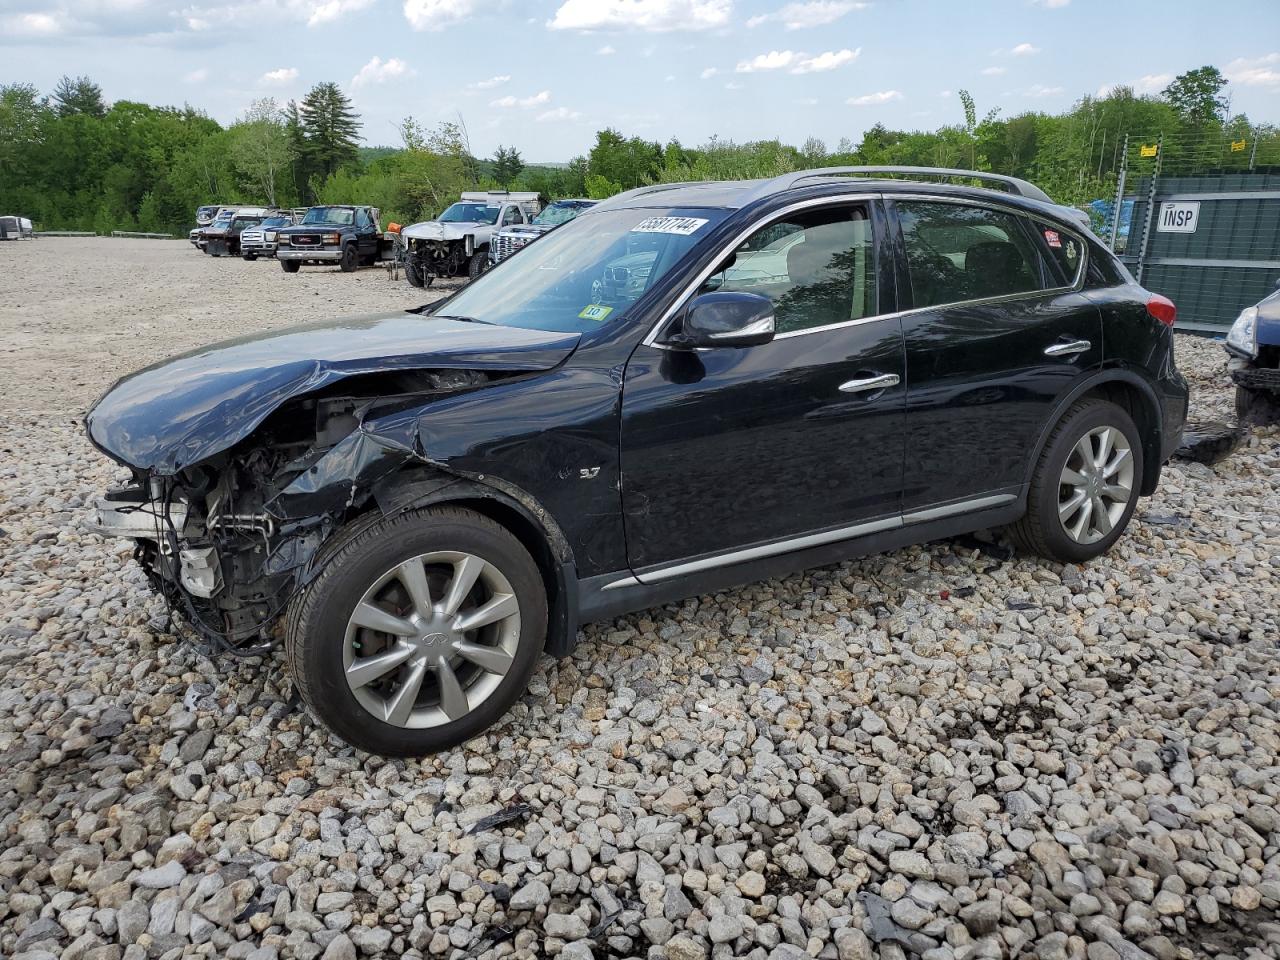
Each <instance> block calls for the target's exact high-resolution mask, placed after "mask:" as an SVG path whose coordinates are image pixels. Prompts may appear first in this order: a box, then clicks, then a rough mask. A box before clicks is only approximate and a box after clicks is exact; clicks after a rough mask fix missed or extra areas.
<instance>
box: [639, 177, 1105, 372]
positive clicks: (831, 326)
mask: <svg viewBox="0 0 1280 960" xmlns="http://www.w3.org/2000/svg"><path fill="white" fill-rule="evenodd" d="M872 200H890V201H894V200H913V201H924V202H927V203H953V204H957V205H959V206H968V207H988V208H990V209H992V210H996V211H998V212H999V213H1007V214H1009V215H1011V216H1015V217H1017V216H1021V217H1027V218H1029V219H1031V220H1037V221H1039V222H1040V223H1044V224H1047V225H1048V226H1050V227H1053V228H1054V229H1055V230H1060V231H1062V232H1063V233H1066V234H1068V235H1069V236H1071V237H1073V238H1075V240H1076V242H1077V243H1079V244H1080V253H1081V257H1080V265H1079V266H1078V267H1077V268H1076V277H1075V281H1074V282H1073V283H1072V284H1070V285H1069V286H1065V287H1046V288H1044V289H1041V290H1027V291H1023V292H1021V293H1006V294H1001V295H1000V296H998V297H980V298H978V299H976V300H954V301H951V302H949V303H939V304H933V305H931V306H928V307H912V308H910V309H908V310H896V311H894V312H893V313H878V314H876V315H875V316H871V317H859V318H858V319H856V320H844V321H841V322H840V323H828V324H825V325H824V326H821V327H805V328H804V329H802V330H788V331H787V332H785V333H780V334H778V335H777V336H775V337H774V338H773V339H774V340H785V339H787V338H788V337H802V336H805V335H806V334H810V333H821V332H825V331H828V330H839V329H842V328H844V327H856V326H860V325H861V324H864V323H877V322H879V321H881V320H893V319H896V318H898V317H908V316H912V315H913V314H917V313H923V312H925V311H927V310H941V309H944V308H950V307H967V306H987V305H990V304H994V303H1006V302H1012V301H1015V300H1031V299H1034V298H1036V297H1044V296H1058V295H1061V294H1064V293H1078V292H1079V291H1080V290H1082V289H1083V288H1084V281H1085V277H1086V274H1087V271H1088V266H1089V244H1088V242H1087V241H1086V240H1085V239H1084V238H1083V237H1082V236H1081V235H1080V232H1079V231H1078V230H1076V229H1075V228H1073V227H1069V226H1064V225H1063V224H1062V223H1061V222H1060V221H1058V220H1051V219H1049V218H1048V217H1045V216H1042V215H1041V214H1038V213H1036V212H1034V211H1031V210H1024V209H1022V208H1021V207H1011V206H1007V205H1005V204H1003V203H999V202H998V201H996V200H995V199H988V198H986V197H981V198H972V197H953V196H944V195H941V194H935V193H893V194H888V195H886V194H883V193H857V194H836V195H833V196H827V197H812V198H810V199H808V200H800V201H797V202H796V203H793V204H789V205H788V206H785V207H783V208H782V209H780V210H775V211H774V212H773V213H771V214H769V216H768V217H766V218H763V219H761V220H756V221H755V222H754V223H752V225H751V226H750V227H749V228H747V229H746V230H744V231H742V232H741V233H739V234H738V235H737V236H736V237H735V238H734V239H733V241H732V242H731V243H729V244H728V245H727V246H725V247H723V248H721V251H720V254H719V255H718V256H716V257H714V258H713V259H712V260H711V263H710V265H709V266H708V267H706V268H705V269H704V270H702V271H700V272H699V273H698V275H697V276H696V277H695V278H694V279H693V281H692V282H691V283H690V284H689V285H688V286H686V287H685V289H684V290H682V291H681V292H680V295H679V296H678V297H676V298H675V300H673V301H672V305H671V306H670V307H668V308H667V309H666V310H665V311H664V312H663V314H662V316H661V317H660V318H659V319H658V322H657V323H655V324H654V325H653V326H652V327H651V328H650V329H649V332H648V333H647V334H646V335H645V338H644V339H643V340H641V341H640V343H641V344H642V345H643V346H646V347H656V348H657V349H659V350H673V349H676V348H674V347H671V346H669V345H667V344H665V343H658V342H657V338H658V331H660V330H661V329H662V328H663V327H664V326H666V324H668V323H670V322H671V318H672V317H674V316H675V315H676V314H677V313H679V312H680V309H681V308H682V307H683V306H685V304H687V303H688V300H689V297H690V296H691V295H692V294H693V293H694V291H696V290H697V289H698V288H699V287H701V286H702V284H704V283H705V282H706V280H707V278H708V277H709V276H711V275H712V274H713V273H714V272H715V267H716V264H718V263H720V261H721V260H723V259H724V258H725V257H726V256H728V254H730V253H732V252H733V251H734V250H736V249H737V248H738V245H739V244H741V243H742V242H743V241H744V240H746V239H747V238H748V237H750V236H751V235H752V234H753V233H755V232H756V231H757V230H760V229H762V228H763V227H764V226H766V225H768V224H769V223H771V222H772V221H773V220H775V219H776V218H778V217H782V216H785V215H787V214H789V213H794V212H795V211H797V210H805V209H808V208H810V207H819V206H824V205H826V204H839V203H855V202H868V201H872ZM908 269H910V265H908Z"/></svg>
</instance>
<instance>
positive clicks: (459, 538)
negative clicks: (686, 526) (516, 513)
mask: <svg viewBox="0 0 1280 960" xmlns="http://www.w3.org/2000/svg"><path fill="white" fill-rule="evenodd" d="M339 536H340V537H342V538H343V539H342V540H340V541H339V542H338V543H337V544H336V545H335V546H334V547H333V548H332V549H331V550H330V551H328V552H327V554H326V558H325V560H324V561H323V568H322V570H321V572H320V574H319V576H317V577H316V579H315V580H314V581H312V583H311V584H310V585H309V586H308V587H307V588H306V589H305V590H304V591H303V592H302V593H301V594H299V595H298V596H297V597H296V598H295V599H294V601H293V603H292V605H291V607H290V612H289V618H288V622H287V625H286V634H285V651H286V654H287V656H288V660H289V669H290V672H291V673H292V675H293V679H294V683H295V684H296V685H297V688H298V692H299V694H300V695H301V697H302V699H303V701H304V702H305V703H306V704H307V706H308V707H309V708H310V710H311V712H312V713H313V714H314V715H315V716H316V717H317V718H318V719H319V720H320V722H321V723H323V724H324V725H325V726H326V727H328V728H329V729H330V730H331V731H333V733H335V734H336V735H337V736H339V737H341V738H342V739H343V740H345V741H347V742H348V743H350V744H352V745H353V746H356V747H358V748H360V749H362V750H368V751H370V752H372V753H377V754H382V755H384V756H400V757H412V756H421V755H423V754H427V753H434V752H436V751H439V750H446V749H449V748H450V747H454V746H456V745H458V744H459V743H462V742H464V741H465V740H468V739H470V738H472V737H474V736H476V735H477V734H480V733H482V732H483V731H484V730H486V729H488V728H489V727H490V726H492V725H493V724H494V723H496V722H497V721H498V720H499V719H500V718H501V717H502V716H503V715H504V714H505V713H506V712H507V710H508V709H509V708H510V706H511V705H512V704H513V703H514V702H515V701H516V700H517V699H518V698H519V697H520V695H521V694H522V693H523V692H524V689H525V687H526V685H527V684H528V682H529V677H530V676H531V675H532V673H533V671H534V669H535V668H536V666H537V662H538V657H539V655H540V654H541V652H542V648H543V645H544V643H545V641H546V632H547V597H546V592H545V588H544V586H543V582H542V577H541V574H540V573H539V571H538V567H537V565H536V564H535V563H534V561H533V558H532V557H531V556H530V555H529V552H528V551H527V550H526V549H525V548H524V546H523V545H522V544H521V543H520V542H519V541H518V540H517V539H516V538H515V537H514V536H512V535H511V533H510V532H508V531H507V530H506V529H504V528H503V527H501V526H499V525H498V524H497V523H495V522H494V521H492V520H490V519H489V518H488V517H485V516H482V515H480V514H478V513H475V512H474V511H471V510H466V509H462V508H459V507H448V506H437V507H429V508H425V509H422V510H415V511H412V512H409V513H404V514H400V515H399V516H396V517H392V518H383V517H370V518H367V519H363V520H358V521H356V522H355V523H354V524H353V525H352V526H351V528H350V529H349V530H348V531H347V532H346V533H345V534H340V535H339ZM410 574H412V575H410ZM415 581H416V585H415ZM455 587H456V593H455ZM467 618H470V621H468V619H467ZM473 621H480V622H482V623H484V625H483V626H480V627H470V626H468V625H467V624H468V623H469V622H473ZM370 623H373V624H375V625H376V626H370V625H369V624H370ZM379 627H386V628H390V630H392V631H395V632H386V631H384V630H382V629H379Z"/></svg>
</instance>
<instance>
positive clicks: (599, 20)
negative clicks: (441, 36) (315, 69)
mask: <svg viewBox="0 0 1280 960" xmlns="http://www.w3.org/2000/svg"><path fill="white" fill-rule="evenodd" d="M406 2H410V0H406ZM732 11H733V0H564V2H563V3H561V4H560V7H559V9H557V10H556V13H555V16H554V17H552V18H551V20H550V21H549V22H548V23H547V26H548V27H549V28H550V29H552V30H648V31H652V32H666V31H669V30H711V29H714V28H716V27H724V26H728V24H729V15H730V13H732Z"/></svg>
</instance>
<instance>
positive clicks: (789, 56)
mask: <svg viewBox="0 0 1280 960" xmlns="http://www.w3.org/2000/svg"><path fill="white" fill-rule="evenodd" d="M803 57H804V54H803V53H796V52H795V51H794V50H770V51H769V52H768V53H762V54H760V55H759V56H758V57H752V58H751V59H750V60H743V61H740V62H739V63H738V65H737V66H736V67H735V68H734V69H735V70H736V71H737V72H738V73H758V72H760V71H761V70H782V69H784V68H786V67H793V66H795V65H796V64H797V63H799V62H800V60H801V58H803Z"/></svg>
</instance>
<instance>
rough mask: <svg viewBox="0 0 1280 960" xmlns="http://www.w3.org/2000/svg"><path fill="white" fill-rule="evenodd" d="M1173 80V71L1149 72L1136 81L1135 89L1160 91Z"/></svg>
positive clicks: (1151, 91) (1150, 91) (1139, 91)
mask: <svg viewBox="0 0 1280 960" xmlns="http://www.w3.org/2000/svg"><path fill="white" fill-rule="evenodd" d="M1172 82H1173V74H1171V73H1148V74H1146V75H1145V76H1142V77H1139V78H1138V79H1137V80H1136V81H1135V82H1134V84H1133V89H1134V90H1135V91H1136V92H1137V93H1159V92H1160V91H1161V90H1163V89H1164V88H1165V87H1167V86H1168V85H1169V84H1170V83H1172Z"/></svg>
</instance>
